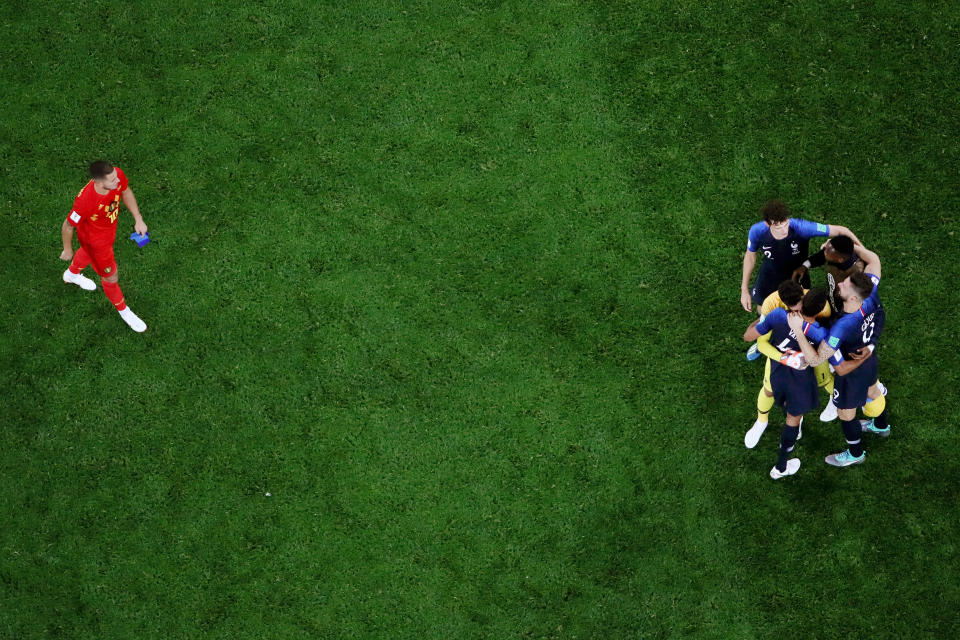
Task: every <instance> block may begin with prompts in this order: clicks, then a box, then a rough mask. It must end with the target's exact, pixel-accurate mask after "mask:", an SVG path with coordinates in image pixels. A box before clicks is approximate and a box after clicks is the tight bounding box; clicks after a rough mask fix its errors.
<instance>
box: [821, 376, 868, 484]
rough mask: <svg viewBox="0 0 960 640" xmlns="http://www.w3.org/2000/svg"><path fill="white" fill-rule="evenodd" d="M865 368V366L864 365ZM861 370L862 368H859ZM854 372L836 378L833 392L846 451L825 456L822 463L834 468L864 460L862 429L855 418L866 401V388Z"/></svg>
mask: <svg viewBox="0 0 960 640" xmlns="http://www.w3.org/2000/svg"><path fill="white" fill-rule="evenodd" d="M864 366H866V365H864ZM861 368H862V367H861ZM855 374H856V371H854V372H851V373H848V374H847V375H845V376H837V380H836V386H835V388H834V392H833V401H834V403H835V404H836V405H837V414H838V417H839V418H840V426H841V428H842V429H843V437H844V439H845V440H846V442H847V449H846V450H845V451H841V452H840V453H833V454H830V455H829V456H827V457H826V458H825V459H824V461H825V462H826V463H827V464H829V465H831V466H834V467H847V466H850V465H852V464H859V463H861V462H863V461H864V460H865V459H866V453H865V452H864V450H863V442H862V439H861V432H862V429H861V427H860V422H859V421H858V420H857V419H856V418H857V407H859V406H861V405H862V404H863V403H864V402H865V401H866V399H867V388H866V385H863V384H862V382H861V381H860V380H858V379H857V378H856V376H855Z"/></svg>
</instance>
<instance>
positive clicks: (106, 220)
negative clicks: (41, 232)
mask: <svg viewBox="0 0 960 640" xmlns="http://www.w3.org/2000/svg"><path fill="white" fill-rule="evenodd" d="M114 169H116V170H117V178H119V179H120V184H118V185H117V188H116V189H114V190H113V191H111V192H110V193H108V194H106V195H100V194H99V193H97V190H96V189H95V188H94V186H93V180H91V181H90V182H88V183H87V186H85V187H84V188H83V189H81V190H80V193H78V194H77V199H76V200H74V201H73V211H71V212H70V215H68V216H67V222H68V223H70V225H71V226H74V227H76V228H77V237H78V238H79V239H80V244H96V245H103V244H111V245H112V244H113V240H114V238H115V237H116V235H117V216H118V215H119V214H120V195H121V194H122V193H123V192H124V191H126V190H127V184H128V183H127V176H126V175H125V174H124V173H123V171H122V170H121V169H120V167H114Z"/></svg>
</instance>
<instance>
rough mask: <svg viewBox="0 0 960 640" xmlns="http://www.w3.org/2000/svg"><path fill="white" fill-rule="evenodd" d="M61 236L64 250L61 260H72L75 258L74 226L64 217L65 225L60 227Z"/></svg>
mask: <svg viewBox="0 0 960 640" xmlns="http://www.w3.org/2000/svg"><path fill="white" fill-rule="evenodd" d="M60 236H61V238H62V239H63V252H62V253H61V254H60V259H61V260H72V259H73V227H71V226H70V223H69V222H67V219H66V218H64V219H63V226H62V227H60Z"/></svg>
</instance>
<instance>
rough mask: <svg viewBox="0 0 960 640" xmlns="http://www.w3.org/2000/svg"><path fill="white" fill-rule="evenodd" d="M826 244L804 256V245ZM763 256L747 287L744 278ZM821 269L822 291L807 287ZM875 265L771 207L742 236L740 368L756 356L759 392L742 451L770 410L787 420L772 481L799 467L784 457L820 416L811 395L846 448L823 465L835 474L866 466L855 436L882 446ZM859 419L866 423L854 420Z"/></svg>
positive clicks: (843, 235) (841, 231)
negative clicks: (745, 320) (760, 367)
mask: <svg viewBox="0 0 960 640" xmlns="http://www.w3.org/2000/svg"><path fill="white" fill-rule="evenodd" d="M816 237H825V238H827V240H826V241H825V242H824V243H823V245H822V246H821V247H820V249H819V251H817V252H816V253H814V254H812V255H810V253H809V245H810V240H811V239H812V238H816ZM757 252H760V253H762V254H763V260H762V261H761V264H760V268H759V271H758V273H757V277H756V280H755V281H754V283H753V286H752V287H750V285H749V283H750V278H751V276H752V274H753V271H754V267H755V266H756V262H757ZM817 267H825V269H826V272H827V273H826V286H825V287H814V288H811V286H810V270H811V269H815V268H817ZM879 282H880V259H879V258H878V257H877V254H875V253H874V252H872V251H870V250H869V249H867V248H866V247H864V246H863V243H861V242H860V240H859V239H858V238H857V236H856V235H854V234H853V232H852V231H850V230H849V229H847V228H846V227H843V226H839V225H831V224H821V223H816V222H810V221H809V220H803V219H800V218H791V217H790V211H789V209H788V208H787V206H786V205H785V204H784V203H783V202H781V201H779V200H771V201H770V202H767V203H766V204H765V205H764V207H763V220H762V221H761V222H758V223H756V224H755V225H753V226H752V227H751V228H750V234H749V237H748V240H747V251H746V253H744V256H743V278H742V280H741V285H740V304H741V305H742V306H743V308H744V309H745V310H746V311H748V312H749V311H752V310H753V305H756V306H757V311H758V313H759V318H758V319H757V320H755V321H754V322H753V323H751V324H750V326H749V327H747V330H746V332H745V333H744V334H743V339H744V340H745V341H747V342H754V341H755V342H756V343H755V344H754V345H753V346H751V347H750V349H749V350H748V351H747V359H748V360H756V359H757V358H760V357H761V356H765V358H764V359H765V361H766V365H765V369H764V376H763V387H762V388H761V390H760V392H759V394H758V395H757V420H756V422H754V424H753V427H751V428H750V430H749V431H747V433H746V436H745V437H744V444H745V445H746V446H747V448H750V449H752V448H753V447H755V446H756V445H757V443H758V442H759V441H760V438H761V436H762V435H763V433H764V431H765V430H766V428H767V425H768V423H769V413H770V410H771V409H772V408H773V405H774V404H776V405H777V406H779V407H780V408H781V409H782V410H783V412H784V413H785V414H786V424H785V425H784V427H783V430H782V431H781V433H780V449H779V452H778V455H777V463H776V464H775V465H774V466H773V468H772V469H771V470H770V477H771V478H773V479H774V480H777V479H779V478H783V477H785V476H789V475H793V474H795V473H796V472H797V471H798V470H799V469H800V459H799V458H797V457H791V454H792V453H793V452H794V449H795V447H796V443H797V440H799V439H800V438H801V436H802V425H803V416H804V414H806V413H808V412H810V411H813V410H814V409H818V408H819V406H820V392H819V389H820V388H824V389H825V390H826V391H827V400H826V406H825V408H824V409H823V411H822V412H821V414H820V420H822V421H824V422H830V421H833V420H836V419H837V418H839V420H840V424H841V426H842V427H843V436H844V439H845V440H846V443H847V448H846V449H845V450H844V451H842V452H840V453H834V454H831V455H828V456H827V457H826V463H827V464H829V465H832V466H835V467H848V466H850V465H854V464H860V463H862V462H863V461H864V460H865V459H866V452H865V451H864V448H863V436H864V434H872V435H875V436H880V437H886V436H889V435H890V425H889V424H888V423H887V412H886V393H887V390H886V388H885V387H884V386H883V384H882V383H881V382H880V380H879V378H878V355H877V345H878V341H879V338H880V333H881V332H882V330H883V324H884V310H883V306H882V305H881V304H880V299H879V297H878V294H877V286H878V284H879ZM858 410H862V412H863V415H864V416H865V419H858V418H857V412H858Z"/></svg>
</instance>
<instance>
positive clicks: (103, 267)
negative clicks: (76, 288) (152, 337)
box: [90, 245, 147, 333]
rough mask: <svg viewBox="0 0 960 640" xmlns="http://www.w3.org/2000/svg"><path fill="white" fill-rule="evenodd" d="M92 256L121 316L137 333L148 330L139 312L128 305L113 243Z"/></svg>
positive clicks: (108, 295) (107, 293) (106, 293)
mask: <svg viewBox="0 0 960 640" xmlns="http://www.w3.org/2000/svg"><path fill="white" fill-rule="evenodd" d="M90 258H91V261H92V262H93V268H94V269H95V270H96V272H97V273H98V274H100V283H101V284H102V285H103V293H104V295H106V296H107V299H108V300H110V302H111V303H113V306H114V307H115V308H116V310H117V311H118V312H119V313H120V317H121V318H123V321H124V322H126V323H127V325H129V327H130V328H131V329H133V330H134V331H136V332H137V333H143V332H144V331H146V330H147V325H146V323H145V322H144V321H143V320H141V319H140V318H139V317H137V314H135V313H134V312H133V311H132V310H131V309H130V307H128V306H127V303H126V301H125V300H124V298H123V291H122V290H121V289H120V285H119V284H118V282H119V280H120V273H119V270H118V269H117V261H116V260H115V259H114V257H113V245H110V247H109V248H107V247H103V248H101V249H100V250H98V251H95V252H93V253H91V256H90Z"/></svg>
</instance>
